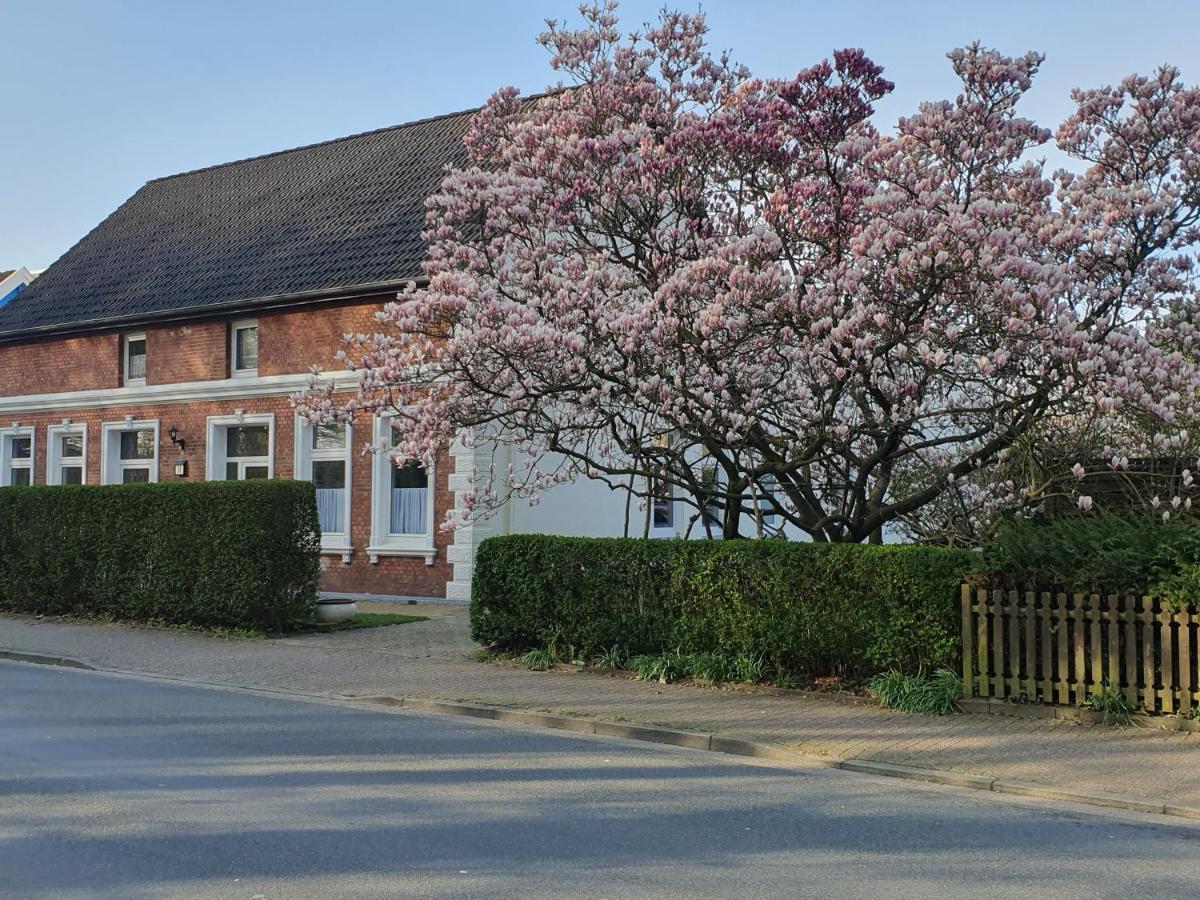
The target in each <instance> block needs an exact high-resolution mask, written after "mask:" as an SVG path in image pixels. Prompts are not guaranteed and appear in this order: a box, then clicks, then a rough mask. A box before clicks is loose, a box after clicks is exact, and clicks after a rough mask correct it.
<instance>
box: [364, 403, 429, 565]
mask: <svg viewBox="0 0 1200 900" xmlns="http://www.w3.org/2000/svg"><path fill="white" fill-rule="evenodd" d="M398 442H399V436H398V434H397V433H396V432H395V430H394V429H393V428H392V424H391V422H390V420H388V419H385V418H379V419H376V422H375V444H376V446H377V447H379V448H381V450H380V452H377V453H375V455H374V456H375V459H374V462H373V464H372V477H371V546H370V547H368V548H367V552H368V554H369V555H370V557H371V559H372V561H375V560H376V559H377V557H379V556H389V555H391V556H424V557H425V562H426V563H432V562H433V556H434V547H433V525H434V522H433V499H434V498H433V483H434V481H433V472H432V471H431V470H429V469H426V468H425V466H423V465H421V463H420V462H419V461H417V460H398V459H397V458H396V456H395V455H394V454H393V453H390V452H388V451H387V449H386V448H391V447H395V446H396V444H397V443H398Z"/></svg>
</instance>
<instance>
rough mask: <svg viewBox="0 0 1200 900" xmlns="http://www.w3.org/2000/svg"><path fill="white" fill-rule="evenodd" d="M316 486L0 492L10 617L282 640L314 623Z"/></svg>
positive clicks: (1, 601) (4, 602)
mask: <svg viewBox="0 0 1200 900" xmlns="http://www.w3.org/2000/svg"><path fill="white" fill-rule="evenodd" d="M319 552H320V531H319V526H318V523H317V506H316V495H315V492H314V489H313V486H312V484H311V482H301V481H220V482H204V483H171V484H130V485H105V486H61V487H59V486H54V487H47V486H35V487H9V488H4V489H3V490H0V608H3V609H7V610H14V611H20V612H31V613H47V614H68V613H69V614H75V615H103V616H111V617H114V618H121V619H132V620H140V621H155V622H164V623H174V624H193V625H208V626H226V627H255V628H268V629H281V628H286V627H288V626H289V625H291V624H293V623H296V622H298V621H302V620H304V619H306V618H308V617H309V616H310V615H311V614H312V610H313V608H314V606H315V603H316V585H317V575H318V571H319V564H320V557H319Z"/></svg>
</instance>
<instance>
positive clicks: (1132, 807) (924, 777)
mask: <svg viewBox="0 0 1200 900" xmlns="http://www.w3.org/2000/svg"><path fill="white" fill-rule="evenodd" d="M345 696H346V698H347V699H350V700H354V701H357V702H362V703H374V704H381V705H386V706H399V707H402V708H404V709H411V710H413V711H418V712H436V713H440V714H443V715H452V716H454V715H457V716H469V717H471V718H485V719H494V720H496V721H501V722H518V723H521V724H524V725H537V726H540V727H542V728H551V729H554V730H558V731H574V732H582V733H584V734H598V735H603V736H606V737H621V738H626V739H629V740H634V741H647V742H651V743H656V744H669V745H672V746H676V747H689V748H692V749H696V750H708V751H710V752H714V753H727V754H731V755H734V756H749V757H754V758H757V759H771V760H777V761H780V762H800V761H803V762H806V763H812V762H816V763H818V764H820V765H824V766H826V767H828V768H831V769H841V770H843V771H846V772H855V773H858V774H864V775H878V776H882V777H885V778H901V779H905V780H909V781H924V782H929V783H932V784H943V785H947V786H950V787H960V788H970V789H972V790H979V791H990V792H994V793H999V794H1013V795H1016V796H1023V797H1034V798H1038V799H1042V800H1058V801H1063V802H1067V803H1078V804H1081V805H1085V806H1096V807H1104V808H1107V809H1121V810H1126V811H1128V812H1139V813H1154V814H1157V815H1160V816H1161V815H1165V816H1175V817H1178V818H1185V819H1198V820H1200V808H1196V807H1191V806H1179V805H1176V804H1173V803H1167V802H1166V801H1164V800H1153V799H1149V798H1140V797H1131V796H1126V795H1124V794H1111V793H1106V792H1104V791H1084V790H1072V789H1067V788H1056V787H1049V786H1046V785H1040V784H1027V783H1025V782H1020V781H1005V780H1002V779H998V778H995V777H992V776H988V775H971V774H969V773H966V772H952V771H948V770H945V769H921V768H917V767H915V766H902V765H898V764H894V763H883V762H874V761H872V760H863V759H835V758H832V757H828V756H818V755H815V754H808V753H802V752H799V751H791V750H784V749H782V748H780V747H775V746H771V745H769V744H761V743H759V742H757V741H747V740H741V739H738V738H725V737H718V736H716V735H709V734H703V733H699V732H694V731H682V730H680V729H675V728H660V727H657V726H651V725H631V724H628V723H624V722H604V721H601V720H596V719H585V718H581V717H577V716H557V715H550V714H546V713H536V712H527V711H525V710H519V709H511V708H506V707H499V706H484V705H481V704H476V703H454V702H450V701H445V700H428V699H425V698H420V697H393V696H354V695H345Z"/></svg>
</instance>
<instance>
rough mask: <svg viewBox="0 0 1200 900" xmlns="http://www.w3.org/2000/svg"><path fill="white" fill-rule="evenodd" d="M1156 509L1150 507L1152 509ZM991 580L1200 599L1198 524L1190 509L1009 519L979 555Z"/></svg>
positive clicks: (978, 576)
mask: <svg viewBox="0 0 1200 900" xmlns="http://www.w3.org/2000/svg"><path fill="white" fill-rule="evenodd" d="M1151 512H1152V511H1151ZM976 562H977V565H976V573H975V576H974V580H975V581H977V582H978V583H980V584H984V585H988V586H1003V587H1012V588H1019V589H1032V590H1050V591H1058V590H1067V591H1080V592H1085V593H1087V592H1093V591H1095V592H1099V593H1116V594H1127V593H1137V594H1142V593H1149V594H1153V595H1154V596H1158V597H1162V598H1163V599H1164V600H1166V601H1167V603H1168V604H1169V605H1170V606H1173V607H1177V608H1183V607H1189V606H1195V604H1196V601H1197V598H1200V523H1198V522H1197V521H1196V519H1195V518H1194V517H1192V516H1190V515H1187V516H1186V517H1184V516H1179V515H1176V516H1174V517H1172V518H1169V519H1167V520H1166V521H1165V522H1164V521H1163V519H1162V518H1161V517H1160V516H1159V515H1157V514H1152V515H1145V514H1143V515H1141V516H1133V515H1130V516H1120V515H1114V514H1112V513H1103V512H1100V513H1087V514H1068V515H1062V516H1055V517H1053V518H1049V519H1043V520H1035V521H1014V522H1008V523H1006V524H1004V525H1003V526H1002V527H1000V528H999V529H998V530H997V532H996V534H995V535H994V536H993V537H992V539H991V541H989V542H988V543H987V544H985V545H984V546H983V548H982V552H981V553H979V554H978V559H977V561H976Z"/></svg>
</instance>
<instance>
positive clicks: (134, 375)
mask: <svg viewBox="0 0 1200 900" xmlns="http://www.w3.org/2000/svg"><path fill="white" fill-rule="evenodd" d="M122 359H123V363H124V364H123V367H122V369H123V372H124V375H125V384H126V386H129V385H139V384H145V383H146V335H144V334H127V335H125V342H124V350H123V353H122Z"/></svg>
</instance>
